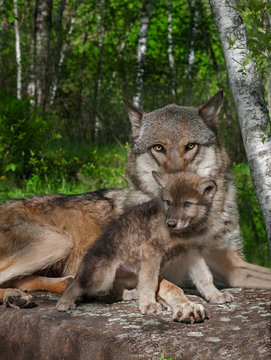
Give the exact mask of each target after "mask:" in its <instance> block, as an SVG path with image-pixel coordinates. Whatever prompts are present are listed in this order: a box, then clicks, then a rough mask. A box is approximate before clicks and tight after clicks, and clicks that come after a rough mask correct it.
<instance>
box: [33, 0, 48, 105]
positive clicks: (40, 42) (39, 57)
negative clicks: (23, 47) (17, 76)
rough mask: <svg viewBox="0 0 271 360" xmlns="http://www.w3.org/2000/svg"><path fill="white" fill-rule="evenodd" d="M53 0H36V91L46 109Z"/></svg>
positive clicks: (39, 100) (37, 101)
mask: <svg viewBox="0 0 271 360" xmlns="http://www.w3.org/2000/svg"><path fill="white" fill-rule="evenodd" d="M51 14H52V0H36V9H35V40H36V41H35V60H36V61H35V70H34V73H35V84H36V85H35V87H36V89H35V91H36V103H37V105H39V106H41V107H43V109H45V106H46V98H47V92H48V69H49V44H50V29H51Z"/></svg>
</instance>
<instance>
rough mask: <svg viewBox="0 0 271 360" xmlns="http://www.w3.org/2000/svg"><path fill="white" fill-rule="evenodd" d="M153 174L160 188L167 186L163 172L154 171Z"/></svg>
mask: <svg viewBox="0 0 271 360" xmlns="http://www.w3.org/2000/svg"><path fill="white" fill-rule="evenodd" d="M152 176H153V178H154V180H155V181H156V182H157V184H158V185H159V187H160V188H162V189H163V188H164V187H165V186H166V184H167V181H166V180H165V178H164V175H163V174H162V173H161V172H158V171H152Z"/></svg>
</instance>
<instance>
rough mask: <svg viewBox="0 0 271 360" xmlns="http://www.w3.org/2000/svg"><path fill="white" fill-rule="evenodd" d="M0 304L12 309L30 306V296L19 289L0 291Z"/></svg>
mask: <svg viewBox="0 0 271 360" xmlns="http://www.w3.org/2000/svg"><path fill="white" fill-rule="evenodd" d="M0 303H1V304H4V305H6V306H9V307H12V308H16V309H17V308H22V307H26V306H30V305H31V303H32V296H31V295H30V294H27V293H25V292H24V291H21V290H19V289H11V288H7V289H0Z"/></svg>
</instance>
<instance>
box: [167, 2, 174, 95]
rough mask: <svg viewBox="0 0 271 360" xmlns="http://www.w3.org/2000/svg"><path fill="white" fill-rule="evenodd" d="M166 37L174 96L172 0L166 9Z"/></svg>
mask: <svg viewBox="0 0 271 360" xmlns="http://www.w3.org/2000/svg"><path fill="white" fill-rule="evenodd" d="M167 38H168V61H169V66H170V69H171V72H172V79H173V81H172V89H171V92H172V96H173V97H174V98H176V86H175V84H176V82H175V79H176V69H175V61H174V57H173V40H172V0H171V1H170V4H169V11H168V33H167Z"/></svg>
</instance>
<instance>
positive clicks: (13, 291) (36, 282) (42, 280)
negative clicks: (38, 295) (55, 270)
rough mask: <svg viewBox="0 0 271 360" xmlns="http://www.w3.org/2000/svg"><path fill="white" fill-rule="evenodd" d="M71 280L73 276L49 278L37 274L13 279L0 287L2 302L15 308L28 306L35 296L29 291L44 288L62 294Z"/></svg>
mask: <svg viewBox="0 0 271 360" xmlns="http://www.w3.org/2000/svg"><path fill="white" fill-rule="evenodd" d="M71 280H72V277H71V276H65V277H61V278H48V277H45V276H35V275H29V276H25V277H23V278H22V279H16V280H11V281H8V282H6V283H4V284H3V287H4V289H0V303H3V304H5V305H6V306H10V307H13V308H19V307H28V306H30V304H31V303H32V299H33V298H32V296H31V295H30V294H29V293H27V291H36V290H42V291H51V292H55V293H58V294H62V293H63V292H64V290H65V289H66V287H67V285H68V284H69V283H70V282H71Z"/></svg>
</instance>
